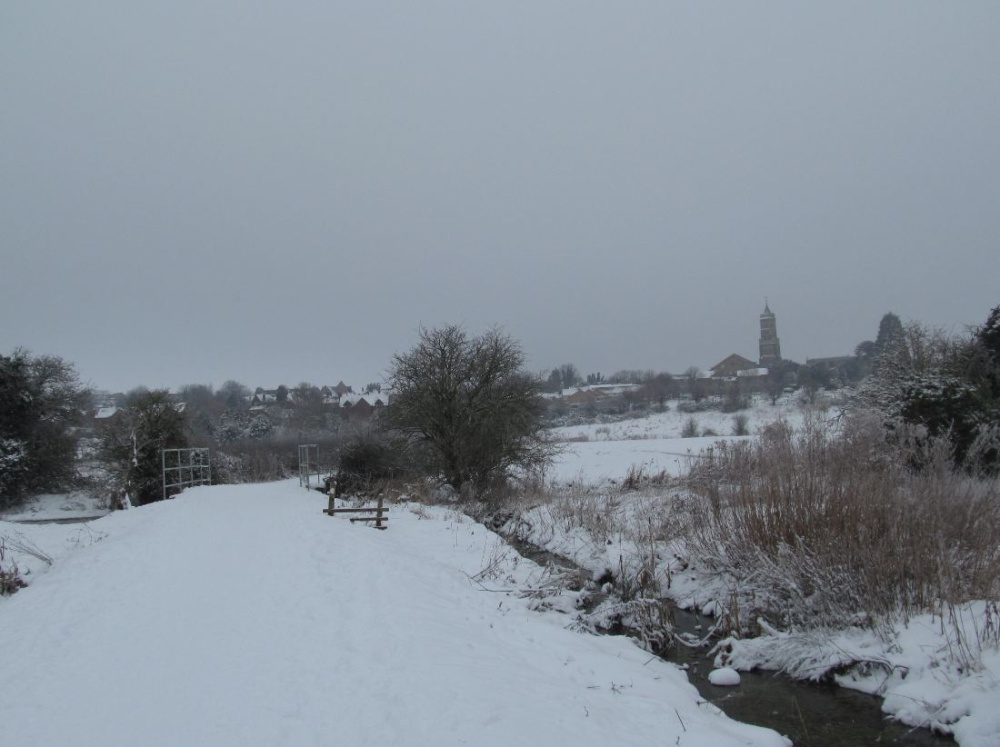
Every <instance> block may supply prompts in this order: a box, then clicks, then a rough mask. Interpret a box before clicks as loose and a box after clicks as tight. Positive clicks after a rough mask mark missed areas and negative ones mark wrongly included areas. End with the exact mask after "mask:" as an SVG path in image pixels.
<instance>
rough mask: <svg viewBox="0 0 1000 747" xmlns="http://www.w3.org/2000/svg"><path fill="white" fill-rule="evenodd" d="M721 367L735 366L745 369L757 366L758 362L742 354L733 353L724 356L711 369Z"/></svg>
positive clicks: (737, 368) (740, 369) (739, 369)
mask: <svg viewBox="0 0 1000 747" xmlns="http://www.w3.org/2000/svg"><path fill="white" fill-rule="evenodd" d="M720 368H730V369H732V368H735V369H736V370H737V371H743V370H745V369H748V368H757V362H756V361H752V360H750V359H748V358H744V357H743V356H742V355H739V354H737V353H733V354H732V355H729V356H726V357H725V358H723V359H722V360H721V361H719V362H718V363H716V364H715V365H714V366H712V368H711V369H709V370H711V371H715V370H717V369H720Z"/></svg>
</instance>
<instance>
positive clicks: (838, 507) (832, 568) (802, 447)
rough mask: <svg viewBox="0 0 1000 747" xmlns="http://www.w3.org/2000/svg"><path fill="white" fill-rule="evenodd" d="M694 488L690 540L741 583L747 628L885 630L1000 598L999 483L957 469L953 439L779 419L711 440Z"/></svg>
mask: <svg viewBox="0 0 1000 747" xmlns="http://www.w3.org/2000/svg"><path fill="white" fill-rule="evenodd" d="M913 465H921V467H920V468H919V469H915V468H914V467H913ZM689 484H690V487H691V490H692V492H693V493H694V494H695V496H697V498H698V499H699V500H697V501H696V508H695V512H694V515H693V517H692V525H691V529H690V536H689V549H690V551H691V554H692V556H696V557H700V558H701V559H702V562H707V563H708V564H709V565H710V566H712V567H713V570H715V571H717V572H719V573H722V574H725V575H726V576H727V577H728V578H729V579H731V580H732V584H733V587H734V593H733V601H732V604H734V605H739V606H740V607H741V608H742V609H740V610H739V613H740V614H739V615H738V616H735V617H738V619H740V620H742V621H744V623H745V622H746V621H753V620H756V619H757V618H758V617H763V618H764V619H765V620H767V621H769V622H770V623H771V624H778V625H783V626H787V627H794V628H809V627H817V626H842V625H852V624H859V623H861V624H867V625H871V626H872V627H876V628H877V627H879V626H881V625H884V624H887V623H891V622H893V621H896V620H900V619H902V620H906V619H908V617H909V616H910V615H913V614H917V613H922V612H940V613H942V614H944V611H945V610H947V609H950V608H952V607H953V606H954V605H957V604H961V603H963V602H966V601H969V600H974V599H979V600H994V601H995V600H997V599H998V598H1000V491H998V482H997V480H996V479H995V478H993V479H986V478H977V477H974V476H970V475H969V474H967V473H962V472H960V471H958V470H956V469H955V467H954V466H953V461H952V459H951V453H950V451H949V447H948V443H947V441H946V440H945V439H940V440H928V439H927V438H911V437H910V436H909V435H908V434H907V433H904V432H902V431H896V432H895V433H893V434H892V435H891V436H890V437H887V435H886V430H885V429H884V428H883V427H882V425H881V424H880V423H879V422H876V421H874V420H871V419H867V418H865V417H862V416H855V417H852V418H851V419H849V420H847V421H846V422H844V423H842V424H831V423H828V422H821V421H819V420H815V419H814V420H807V422H806V423H805V425H804V426H803V427H802V428H801V429H798V430H794V431H793V429H792V428H791V427H789V426H788V425H787V424H786V423H783V422H780V421H779V422H778V423H775V424H773V425H771V426H769V427H768V428H766V429H765V430H764V431H763V433H762V434H761V437H760V439H759V440H754V441H752V442H739V443H720V444H718V445H716V447H715V448H714V449H712V450H711V452H710V453H709V454H708V455H707V456H706V458H705V459H703V460H701V461H700V463H699V464H697V465H696V466H695V467H694V468H693V469H692V471H691V473H690V475H689ZM751 629H752V626H751Z"/></svg>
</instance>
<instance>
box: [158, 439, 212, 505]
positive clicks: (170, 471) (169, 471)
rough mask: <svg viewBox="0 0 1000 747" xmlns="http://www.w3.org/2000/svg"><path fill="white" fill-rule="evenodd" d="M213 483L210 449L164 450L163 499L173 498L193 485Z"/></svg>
mask: <svg viewBox="0 0 1000 747" xmlns="http://www.w3.org/2000/svg"><path fill="white" fill-rule="evenodd" d="M211 484H212V461H211V456H210V454H209V450H208V449H164V450H163V499H164V500H166V499H167V498H173V497H174V496H175V495H177V494H178V493H180V492H181V491H182V490H184V488H188V487H191V486H192V485H211Z"/></svg>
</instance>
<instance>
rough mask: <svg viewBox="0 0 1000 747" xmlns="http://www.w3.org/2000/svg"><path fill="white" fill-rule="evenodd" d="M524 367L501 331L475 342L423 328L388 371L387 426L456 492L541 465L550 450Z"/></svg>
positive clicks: (534, 381) (534, 382) (533, 382)
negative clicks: (407, 438)
mask: <svg viewBox="0 0 1000 747" xmlns="http://www.w3.org/2000/svg"><path fill="white" fill-rule="evenodd" d="M523 365H524V354H523V353H522V351H521V347H520V345H519V344H518V343H517V342H515V341H514V340H513V339H512V338H510V337H509V336H508V335H506V334H505V333H503V332H502V331H500V330H499V329H492V330H490V331H488V332H486V333H485V334H482V335H480V336H478V337H472V338H470V337H469V336H468V335H467V334H466V333H465V331H464V330H463V329H462V328H461V327H459V326H457V325H448V326H445V327H442V328H439V329H430V330H428V329H421V330H420V341H419V342H418V343H417V345H416V346H415V347H414V348H413V349H412V350H410V351H409V352H407V353H402V354H397V355H396V356H395V357H394V358H393V361H392V364H391V366H390V369H389V375H388V379H389V384H390V389H391V391H392V400H391V403H390V405H389V408H388V418H389V423H390V424H391V425H392V426H395V427H396V428H398V429H400V430H401V431H402V432H403V433H405V434H408V435H409V436H411V437H412V439H413V440H414V441H415V443H416V445H417V446H418V447H419V448H420V449H421V451H422V452H423V455H424V457H425V459H426V466H427V467H428V468H429V469H430V470H431V471H432V472H434V473H435V474H437V475H440V476H442V477H443V479H444V480H445V482H447V483H448V484H450V485H451V486H452V487H454V488H455V489H459V488H461V486H462V485H463V483H466V482H469V483H471V484H473V485H474V486H476V487H480V488H481V487H485V486H488V485H489V484H490V483H491V482H492V481H493V480H494V479H498V478H504V477H507V476H509V475H510V474H511V473H512V472H514V471H515V470H517V469H533V468H538V467H541V466H543V465H544V464H545V463H546V462H547V461H548V460H549V459H550V458H551V455H552V452H553V449H552V447H551V445H550V444H549V443H548V442H547V441H546V440H545V438H544V437H543V432H542V427H541V419H542V407H541V404H540V400H539V397H538V395H539V392H540V387H541V384H540V381H539V380H538V378H537V377H536V376H532V375H530V374H528V373H527V372H525V371H524V370H523Z"/></svg>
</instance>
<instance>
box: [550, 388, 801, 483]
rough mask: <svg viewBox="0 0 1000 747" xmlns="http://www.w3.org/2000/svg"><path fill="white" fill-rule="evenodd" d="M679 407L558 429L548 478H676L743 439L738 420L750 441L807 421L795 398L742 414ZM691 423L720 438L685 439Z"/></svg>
mask: <svg viewBox="0 0 1000 747" xmlns="http://www.w3.org/2000/svg"><path fill="white" fill-rule="evenodd" d="M677 404H678V403H677V402H670V403H668V407H669V409H668V410H667V411H666V412H662V413H652V414H649V415H647V416H645V417H639V418H633V419H629V420H621V421H618V422H613V423H588V424H585V425H571V426H564V427H561V428H553V429H552V431H551V434H552V437H553V439H554V440H555V441H557V442H559V444H560V447H561V450H562V453H561V454H560V455H559V456H558V457H557V458H556V460H555V463H554V464H553V465H552V467H550V469H549V471H548V472H547V477H548V479H550V480H551V481H552V482H554V483H556V484H558V485H566V484H574V485H594V484H599V483H603V482H611V481H616V482H617V481H620V480H621V478H623V477H624V476H625V475H626V474H627V473H628V472H629V470H630V469H632V468H633V467H636V468H641V469H643V470H645V473H646V474H647V475H655V474H658V473H660V472H666V473H667V474H669V475H674V476H676V475H678V474H680V473H681V472H682V471H683V470H684V469H685V468H686V466H687V465H688V463H689V462H690V461H691V460H692V459H696V458H697V457H698V454H700V453H702V452H703V451H704V450H705V449H706V448H709V447H710V446H711V445H712V444H714V443H716V442H717V441H719V440H720V439H722V440H734V439H736V438H739V437H734V436H733V435H732V433H733V425H734V424H733V418H734V417H735V416H736V415H743V416H745V417H746V418H747V429H748V431H749V433H750V434H751V435H755V434H757V433H759V432H760V429H761V428H763V427H765V426H766V425H768V424H770V423H773V422H774V421H776V420H778V419H784V420H786V421H788V422H789V423H790V424H792V425H793V426H794V425H797V424H800V423H801V422H802V419H803V416H804V415H803V411H802V409H801V408H800V407H799V405H798V403H797V401H796V400H795V399H794V397H786V398H783V399H782V400H780V401H779V402H778V403H777V404H776V405H771V404H770V402H769V401H768V400H766V399H764V398H757V399H756V400H755V401H754V404H753V406H752V407H751V408H749V409H747V410H744V411H742V412H741V413H723V412H720V411H718V410H706V411H704V412H697V413H691V414H687V413H683V412H680V411H679V410H678V409H677ZM691 418H693V419H694V421H695V423H696V424H697V426H698V432H699V433H703V432H705V431H706V430H710V431H712V432H714V433H715V434H717V435H715V436H698V437H697V438H682V437H681V432H682V431H683V430H684V426H685V424H686V423H687V422H688V420H690V419H691Z"/></svg>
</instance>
